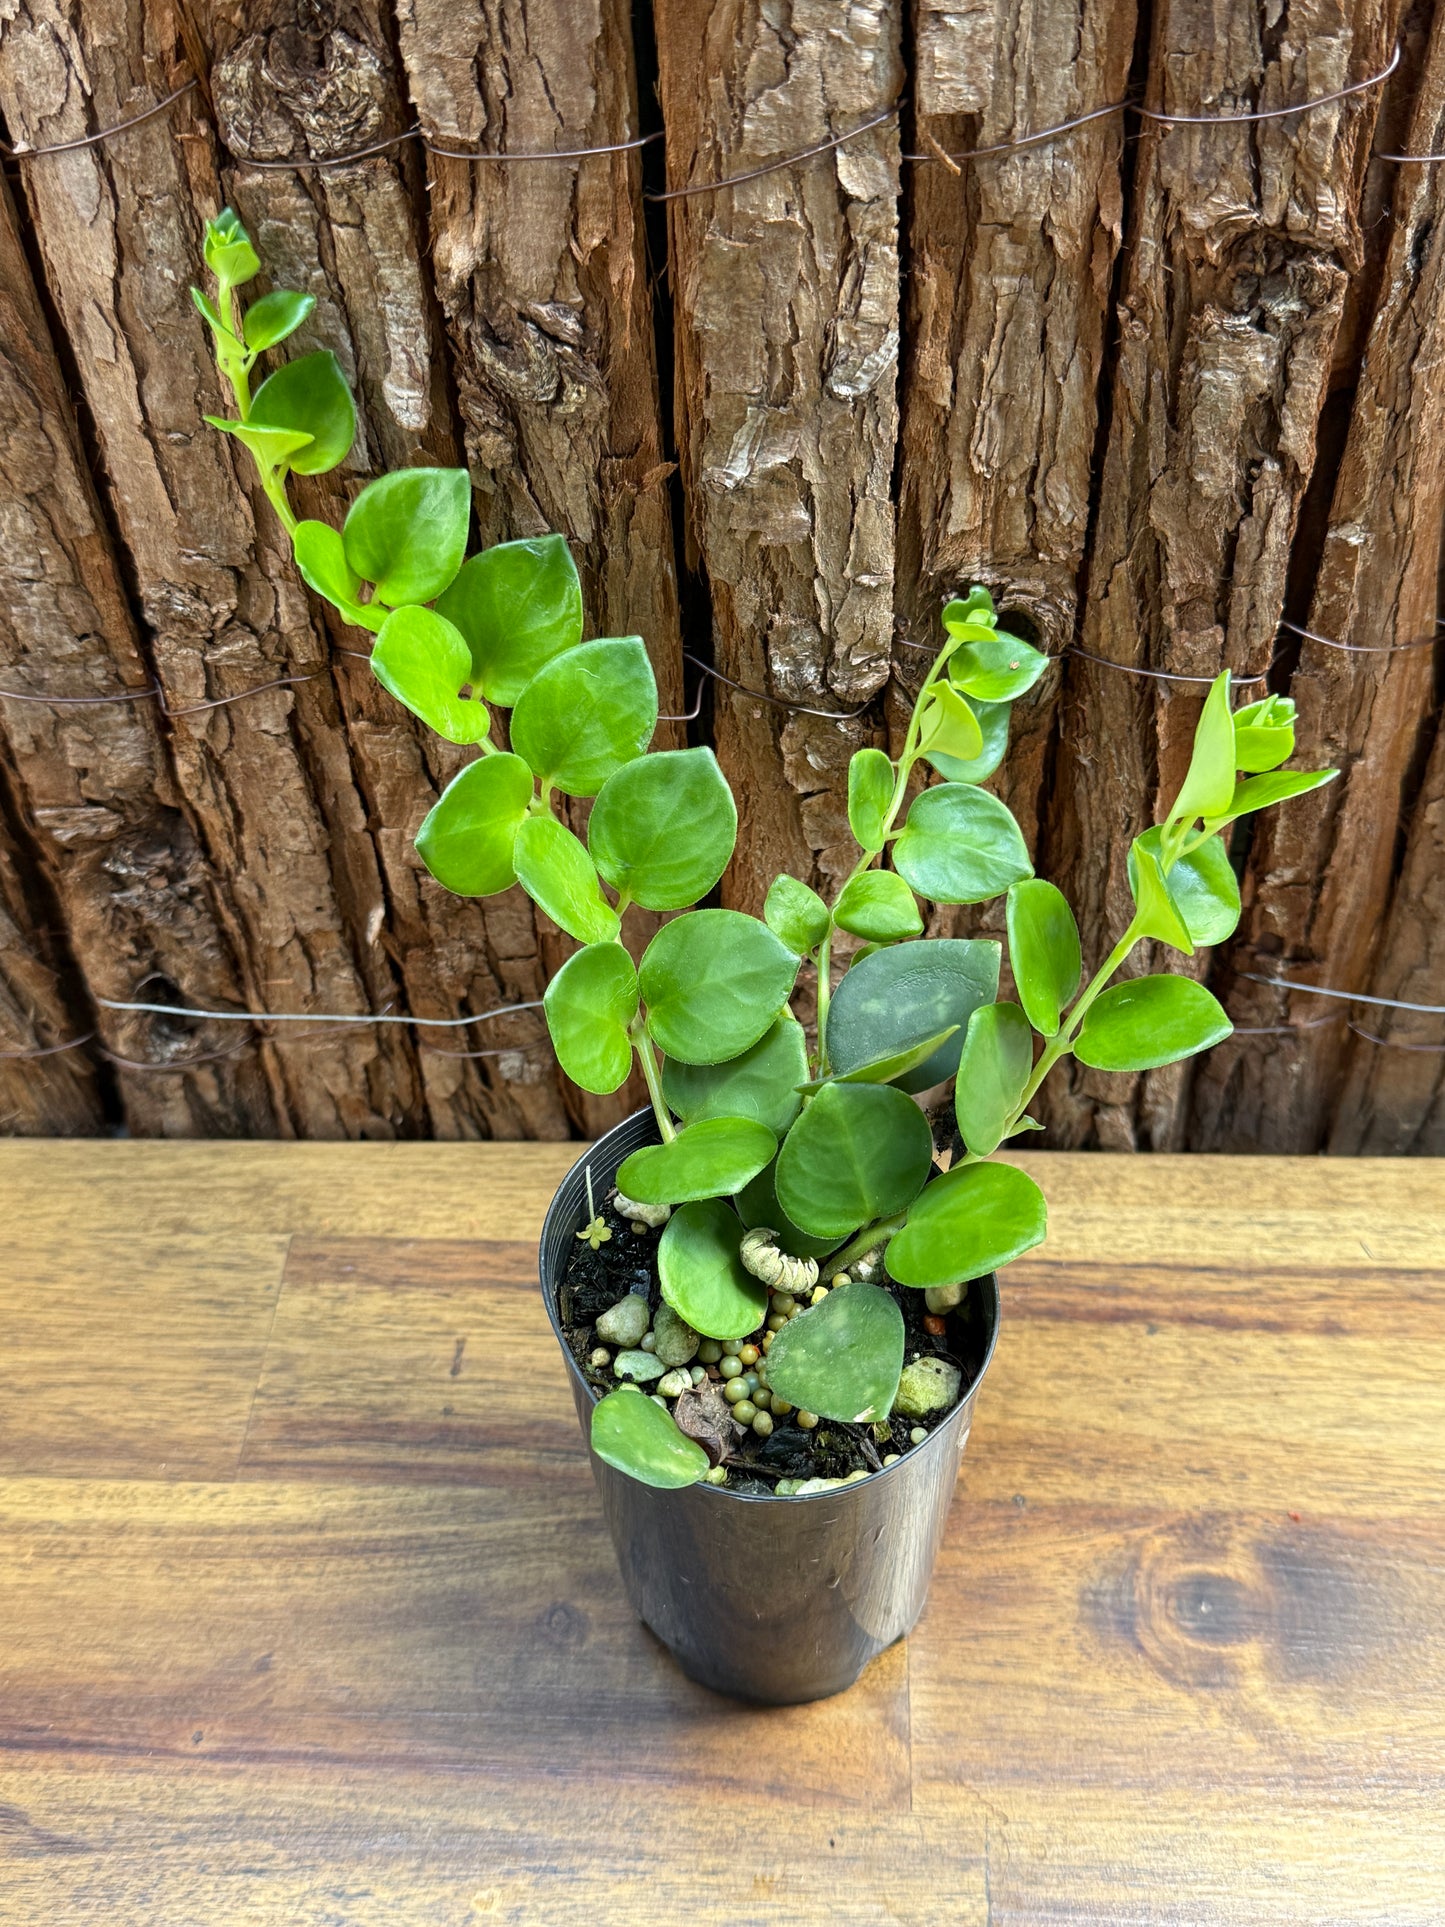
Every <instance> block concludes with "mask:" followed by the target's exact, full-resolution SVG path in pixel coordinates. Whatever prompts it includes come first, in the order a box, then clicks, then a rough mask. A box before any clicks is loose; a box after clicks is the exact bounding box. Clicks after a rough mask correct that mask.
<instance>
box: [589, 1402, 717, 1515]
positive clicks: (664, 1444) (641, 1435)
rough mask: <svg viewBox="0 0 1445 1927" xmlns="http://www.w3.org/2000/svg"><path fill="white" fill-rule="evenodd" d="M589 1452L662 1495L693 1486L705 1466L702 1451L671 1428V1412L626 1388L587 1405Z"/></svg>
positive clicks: (675, 1426) (705, 1469) (706, 1459)
mask: <svg viewBox="0 0 1445 1927" xmlns="http://www.w3.org/2000/svg"><path fill="white" fill-rule="evenodd" d="M592 1450H593V1451H594V1452H595V1453H596V1454H597V1456H598V1458H599V1459H603V1460H605V1461H606V1463H607V1464H608V1465H613V1466H616V1468H617V1470H618V1471H619V1472H625V1473H626V1474H627V1476H628V1478H630V1479H637V1480H638V1481H640V1483H641V1484H643V1485H655V1486H658V1487H660V1488H661V1490H663V1491H664V1492H675V1491H677V1490H678V1489H679V1488H680V1487H681V1486H685V1485H696V1483H697V1481H698V1480H699V1479H700V1478H701V1477H702V1475H703V1473H704V1472H706V1471H707V1468H708V1457H707V1453H706V1452H704V1451H703V1449H702V1447H701V1446H700V1445H698V1444H697V1443H696V1442H695V1441H694V1440H692V1439H690V1438H687V1437H686V1436H685V1435H684V1434H683V1433H682V1432H680V1431H679V1430H678V1429H677V1421H676V1420H675V1419H674V1418H673V1416H672V1414H671V1412H664V1411H663V1409H662V1407H661V1406H660V1405H654V1404H653V1402H652V1400H651V1399H650V1398H648V1397H647V1396H646V1394H645V1393H643V1392H639V1391H637V1390H636V1389H635V1388H634V1387H632V1386H624V1387H623V1388H622V1389H621V1390H620V1391H616V1392H609V1393H608V1394H607V1396H606V1398H600V1399H598V1401H597V1403H596V1404H595V1405H594V1406H593V1407H592Z"/></svg>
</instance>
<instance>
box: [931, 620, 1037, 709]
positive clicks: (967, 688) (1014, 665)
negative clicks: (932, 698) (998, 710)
mask: <svg viewBox="0 0 1445 1927" xmlns="http://www.w3.org/2000/svg"><path fill="white" fill-rule="evenodd" d="M1048 666H1049V659H1048V657H1047V656H1046V655H1044V654H1043V653H1042V651H1040V650H1038V649H1035V648H1033V647H1032V645H1031V644H1029V643H1027V642H1024V641H1022V640H1021V639H1020V638H1019V637H1018V636H1011V635H1008V634H1007V633H1006V632H1005V631H1004V630H1002V629H1000V630H997V631H995V632H992V633H990V634H989V635H987V636H986V637H980V638H977V639H975V640H966V641H964V642H962V643H960V645H959V647H958V648H957V649H955V650H954V652H953V654H952V655H951V656H950V657H949V659H948V680H949V681H950V682H951V683H952V684H953V686H954V688H955V689H961V690H962V691H963V693H964V694H965V695H966V696H974V697H977V699H978V700H979V701H980V702H985V703H1007V702H1013V701H1015V700H1016V699H1017V698H1018V697H1019V696H1022V695H1023V694H1024V692H1025V691H1026V690H1029V689H1032V688H1033V686H1034V684H1035V683H1036V682H1037V681H1038V679H1039V677H1040V676H1042V675H1043V673H1044V671H1045V670H1046V669H1047V668H1048Z"/></svg>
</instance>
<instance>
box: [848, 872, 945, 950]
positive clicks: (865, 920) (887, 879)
mask: <svg viewBox="0 0 1445 1927" xmlns="http://www.w3.org/2000/svg"><path fill="white" fill-rule="evenodd" d="M833 921H834V922H835V923H836V924H837V925H838V928H839V929H840V930H849V931H851V932H852V934H853V935H854V936H855V937H867V938H868V939H869V940H870V941H871V942H873V943H897V942H898V941H899V940H900V939H901V938H903V937H918V936H921V935H922V934H923V918H922V916H921V915H920V914H919V910H918V904H917V901H916V900H915V898H914V895H913V892H912V891H911V890H910V889H909V887H908V885H907V884H906V883H905V882H904V881H903V879H902V877H900V876H896V875H895V874H894V873H893V871H892V870H863V871H861V872H860V874H859V875H857V876H856V877H854V878H852V879H851V881H850V882H848V883H847V884H845V885H844V887H843V891H842V894H841V895H840V896H839V898H838V901H837V903H836V904H835V905H834V907H833Z"/></svg>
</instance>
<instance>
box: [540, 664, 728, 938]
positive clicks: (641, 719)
mask: <svg viewBox="0 0 1445 1927" xmlns="http://www.w3.org/2000/svg"><path fill="white" fill-rule="evenodd" d="M656 727H657V684H656V682H655V681H654V679H653V674H652V664H651V663H650V662H649V661H648V658H647V650H646V649H645V648H644V647H643V643H642V639H641V637H640V636H617V637H608V638H605V639H604V640H602V641H599V642H584V643H581V644H580V645H579V646H578V647H577V648H576V649H569V650H568V651H567V653H566V655H565V656H557V657H554V658H553V660H552V661H551V662H549V663H545V664H544V665H543V666H542V668H541V669H539V670H538V671H537V673H536V675H535V676H533V678H532V680H531V681H530V682H529V683H528V684H527V687H526V688H525V689H524V690H523V691H522V693H521V695H520V696H519V697H518V698H517V706H516V708H515V709H514V710H513V711H512V720H511V725H510V728H511V737H512V748H513V749H514V750H516V752H517V754H518V755H519V756H521V757H523V758H525V760H526V761H527V762H528V763H529V764H530V765H531V767H532V768H533V769H534V770H535V771H536V772H537V774H538V776H540V777H541V779H542V781H543V782H544V783H551V784H552V785H554V786H555V787H556V788H557V789H559V790H562V791H564V792H565V793H566V794H567V795H568V796H595V795H596V794H597V792H598V790H600V789H601V788H602V785H603V784H604V783H605V782H606V781H607V779H608V777H609V776H611V775H613V774H615V772H616V771H618V770H620V769H621V768H622V767H623V765H624V764H626V763H630V762H632V761H633V760H634V759H635V758H636V757H638V756H641V754H642V752H643V751H644V750H645V749H646V748H647V745H648V744H649V743H650V742H651V741H652V732H653V730H654V729H656ZM609 880H610V879H609ZM689 901H691V899H689Z"/></svg>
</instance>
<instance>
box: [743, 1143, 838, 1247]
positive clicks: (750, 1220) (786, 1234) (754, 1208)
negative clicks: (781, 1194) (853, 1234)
mask: <svg viewBox="0 0 1445 1927" xmlns="http://www.w3.org/2000/svg"><path fill="white" fill-rule="evenodd" d="M777 1168H778V1166H777V1160H776V1159H774V1161H773V1162H772V1163H771V1164H770V1165H769V1166H768V1168H767V1170H766V1171H760V1172H759V1173H758V1175H757V1176H756V1177H755V1178H754V1179H753V1180H752V1182H751V1183H750V1184H745V1185H744V1186H743V1188H742V1190H741V1191H739V1192H738V1194H737V1196H736V1197H735V1198H734V1200H733V1203H734V1204H735V1205H736V1206H737V1210H738V1215H739V1216H740V1217H741V1218H742V1221H743V1223H744V1224H745V1225H746V1226H747V1227H748V1229H749V1231H751V1230H752V1228H753V1226H754V1225H759V1224H765V1225H767V1227H768V1228H769V1230H770V1231H772V1233H773V1234H774V1237H775V1239H776V1241H777V1245H778V1249H779V1250H780V1251H786V1252H787V1253H788V1255H789V1257H792V1258H824V1257H826V1256H827V1255H828V1253H829V1252H830V1251H836V1250H837V1249H838V1247H839V1245H840V1244H841V1243H842V1242H843V1240H842V1238H841V1237H833V1238H811V1237H809V1235H808V1233H807V1232H806V1231H804V1230H803V1229H802V1228H801V1226H799V1225H795V1224H794V1223H793V1221H792V1219H791V1218H790V1217H789V1216H788V1214H787V1212H786V1211H784V1209H783V1207H782V1206H781V1205H780V1204H779V1203H778V1193H777V1189H776V1186H775V1183H774V1178H775V1176H776V1173H777Z"/></svg>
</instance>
